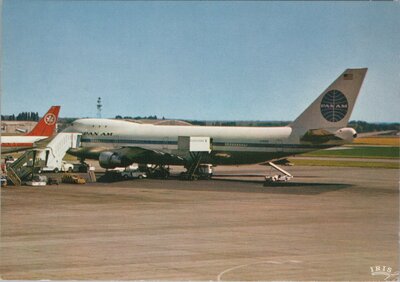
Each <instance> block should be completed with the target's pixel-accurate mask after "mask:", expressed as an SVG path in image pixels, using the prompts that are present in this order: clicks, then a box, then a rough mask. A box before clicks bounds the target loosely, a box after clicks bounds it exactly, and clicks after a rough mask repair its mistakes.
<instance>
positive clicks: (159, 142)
mask: <svg viewBox="0 0 400 282" xmlns="http://www.w3.org/2000/svg"><path fill="white" fill-rule="evenodd" d="M81 142H82V143H86V142H87V143H113V144H125V145H126V144H128V145H148V144H156V145H178V142H177V141H163V140H131V139H106V138H88V137H84V138H82V139H81ZM212 145H213V146H221V147H246V148H249V147H253V148H296V149H302V148H304V149H306V148H320V149H323V148H329V147H332V146H331V145H323V144H320V145H316V144H314V145H311V144H310V145H307V144H262V143H239V142H213V143H212Z"/></svg>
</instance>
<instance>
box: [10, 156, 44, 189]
mask: <svg viewBox="0 0 400 282" xmlns="http://www.w3.org/2000/svg"><path fill="white" fill-rule="evenodd" d="M37 152H38V150H37V149H33V150H28V151H26V152H25V153H24V154H23V155H22V156H20V157H19V158H18V159H17V160H16V161H15V162H13V163H11V164H8V166H7V177H8V179H9V180H10V181H11V182H12V183H13V184H14V185H15V186H20V185H21V183H22V180H23V179H25V178H27V177H28V176H30V175H31V174H33V173H34V172H35V170H39V169H40V168H41V167H42V166H43V165H44V162H43V161H40V160H38V159H37V158H36V156H37Z"/></svg>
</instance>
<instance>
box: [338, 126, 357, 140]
mask: <svg viewBox="0 0 400 282" xmlns="http://www.w3.org/2000/svg"><path fill="white" fill-rule="evenodd" d="M335 137H338V138H340V139H342V140H345V141H348V142H352V141H353V140H354V138H356V137H357V132H356V131H355V130H354V129H353V128H351V127H344V128H341V129H339V130H337V131H336V132H335Z"/></svg>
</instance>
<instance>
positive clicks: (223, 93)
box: [1, 0, 400, 121]
mask: <svg viewBox="0 0 400 282" xmlns="http://www.w3.org/2000/svg"><path fill="white" fill-rule="evenodd" d="M399 12H400V7H399V2H384V3H376V2H259V1H255V2H239V1H235V2H186V1H182V2H172V1H168V2H134V1H18V0H13V1H9V0H5V1H4V2H3V11H2V66H1V67H2V73H1V79H2V105H1V108H2V109H1V110H2V113H3V114H11V113H18V112H21V111H38V112H39V113H40V114H44V112H45V111H46V110H47V108H48V107H50V106H51V105H55V104H59V105H61V106H62V108H61V116H64V117H65V116H68V117H95V116H96V100H97V97H101V98H102V100H103V111H102V116H103V117H114V116H115V115H117V114H121V115H129V116H138V115H141V116H143V115H154V114H156V115H157V116H159V117H162V116H165V117H167V118H182V119H203V120H215V119H217V120H293V119H295V118H296V117H297V116H298V115H299V114H300V113H301V112H302V111H303V110H304V109H305V108H306V107H307V106H308V105H309V104H310V103H311V102H312V101H313V100H314V99H315V98H316V97H317V96H318V95H319V94H320V93H321V92H322V91H323V90H324V89H325V88H326V87H327V86H328V85H329V84H330V83H331V82H332V81H333V80H334V79H336V77H337V76H338V75H339V74H341V73H342V72H343V70H344V69H346V68H348V67H368V68H369V71H368V74H367V78H366V80H365V82H364V85H363V88H362V92H361V95H360V97H359V99H358V102H357V104H356V106H355V109H354V112H353V115H352V117H351V119H352V120H355V119H357V120H366V121H399V120H400V111H399V105H400V51H399V50H400V47H399V46H400V32H399V27H400V16H399V15H400V13H399Z"/></svg>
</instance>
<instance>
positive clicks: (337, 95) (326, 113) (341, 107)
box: [321, 90, 349, 122]
mask: <svg viewBox="0 0 400 282" xmlns="http://www.w3.org/2000/svg"><path fill="white" fill-rule="evenodd" d="M348 108H349V103H348V102H347V98H346V96H344V94H343V93H342V92H340V91H339V90H330V91H328V92H327V93H326V94H325V95H324V97H323V98H322V101H321V114H322V116H323V117H324V118H325V119H326V120H327V121H330V122H338V121H341V120H342V119H343V118H344V117H345V116H346V114H347V110H348Z"/></svg>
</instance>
